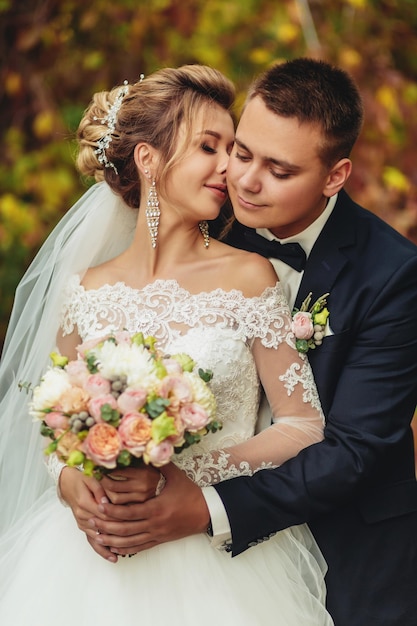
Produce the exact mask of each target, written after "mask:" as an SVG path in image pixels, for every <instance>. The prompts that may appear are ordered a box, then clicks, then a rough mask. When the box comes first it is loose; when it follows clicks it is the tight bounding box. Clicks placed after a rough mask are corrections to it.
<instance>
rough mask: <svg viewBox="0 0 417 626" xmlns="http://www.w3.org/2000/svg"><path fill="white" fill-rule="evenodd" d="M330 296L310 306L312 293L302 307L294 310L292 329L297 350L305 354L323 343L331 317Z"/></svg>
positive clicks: (325, 295)
mask: <svg viewBox="0 0 417 626" xmlns="http://www.w3.org/2000/svg"><path fill="white" fill-rule="evenodd" d="M328 295H329V294H328V293H325V294H323V295H322V296H320V298H318V299H317V300H316V301H315V303H314V304H313V305H312V306H310V303H311V296H312V293H311V292H310V293H309V294H308V296H307V298H306V299H305V300H304V302H303V303H302V305H301V307H300V308H299V309H293V312H292V324H291V327H292V331H293V333H294V335H295V345H296V348H297V350H298V351H299V352H301V353H303V354H306V353H307V352H308V351H309V350H310V348H311V349H314V348H315V347H316V346H320V345H321V344H322V342H323V337H324V333H325V328H326V324H327V321H328V317H329V310H328V309H327V308H326V304H327V296H328Z"/></svg>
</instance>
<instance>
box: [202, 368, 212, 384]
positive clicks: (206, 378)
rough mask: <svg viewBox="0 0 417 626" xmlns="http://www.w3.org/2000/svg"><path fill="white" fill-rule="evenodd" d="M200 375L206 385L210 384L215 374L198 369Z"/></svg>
mask: <svg viewBox="0 0 417 626" xmlns="http://www.w3.org/2000/svg"><path fill="white" fill-rule="evenodd" d="M198 375H199V376H200V378H201V379H202V380H204V382H205V383H209V382H210V381H211V379H212V378H213V372H212V371H211V370H203V369H201V367H200V368H199V369H198Z"/></svg>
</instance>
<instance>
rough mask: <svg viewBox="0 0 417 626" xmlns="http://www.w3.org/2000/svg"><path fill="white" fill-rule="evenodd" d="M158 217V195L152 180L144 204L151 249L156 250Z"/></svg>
mask: <svg viewBox="0 0 417 626" xmlns="http://www.w3.org/2000/svg"><path fill="white" fill-rule="evenodd" d="M160 215H161V211H160V209H159V200H158V194H157V193H156V185H155V180H153V181H152V184H151V186H150V187H149V193H148V200H147V202H146V221H147V224H148V228H149V233H150V235H151V243H152V248H156V240H157V239H158V226H159V216H160Z"/></svg>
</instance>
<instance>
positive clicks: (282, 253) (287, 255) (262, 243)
mask: <svg viewBox="0 0 417 626" xmlns="http://www.w3.org/2000/svg"><path fill="white" fill-rule="evenodd" d="M243 236H244V238H245V240H246V242H247V244H248V245H247V246H246V249H247V250H249V251H250V252H257V253H258V254H261V255H262V256H264V257H266V258H268V259H269V258H273V259H280V260H281V261H283V262H284V263H286V264H287V265H289V266H290V267H293V268H294V269H295V270H297V272H301V271H302V270H303V269H304V267H305V264H306V253H305V252H304V250H303V249H302V247H301V246H300V244H299V243H296V242H294V243H280V242H279V241H269V239H265V237H262V235H258V233H257V232H256V231H254V230H245V232H244V235H243Z"/></svg>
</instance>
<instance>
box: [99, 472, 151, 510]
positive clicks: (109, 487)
mask: <svg viewBox="0 0 417 626" xmlns="http://www.w3.org/2000/svg"><path fill="white" fill-rule="evenodd" d="M160 477H161V474H160V472H159V471H158V470H157V469H155V468H154V467H150V466H148V465H144V466H142V467H127V468H126V469H122V470H119V469H118V470H114V472H111V473H110V474H108V475H107V476H103V478H102V479H101V481H100V485H101V486H102V488H103V489H104V491H105V492H106V495H107V498H108V500H109V501H110V502H111V503H112V504H127V503H132V502H145V500H148V499H149V498H153V497H155V493H156V491H157V487H158V483H159V481H160Z"/></svg>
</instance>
